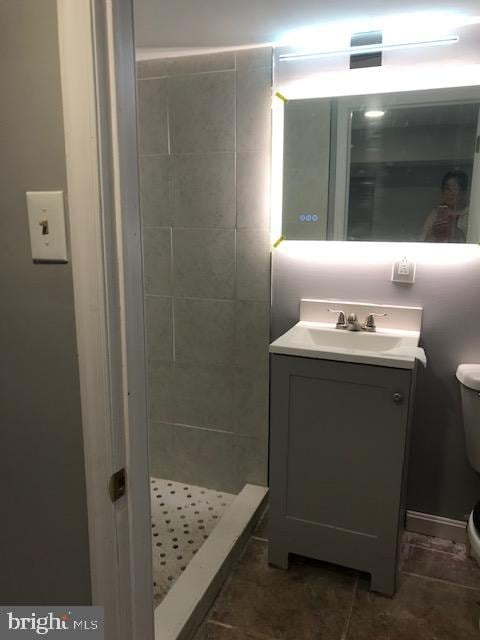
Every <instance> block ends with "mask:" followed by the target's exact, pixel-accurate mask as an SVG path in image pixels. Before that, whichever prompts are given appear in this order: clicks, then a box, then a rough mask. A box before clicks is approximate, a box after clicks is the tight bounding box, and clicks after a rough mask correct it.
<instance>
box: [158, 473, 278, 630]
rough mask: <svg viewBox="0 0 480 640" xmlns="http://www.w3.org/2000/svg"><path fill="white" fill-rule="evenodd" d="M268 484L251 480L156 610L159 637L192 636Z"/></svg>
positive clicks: (261, 503) (252, 521) (240, 546)
mask: <svg viewBox="0 0 480 640" xmlns="http://www.w3.org/2000/svg"><path fill="white" fill-rule="evenodd" d="M267 494H268V489H267V487H259V486H256V485H252V484H247V485H245V487H244V488H243V489H242V491H240V493H239V494H238V496H237V497H236V498H235V499H234V500H233V502H232V503H231V505H230V506H229V507H228V508H227V509H226V510H225V513H224V514H223V516H222V517H221V519H220V520H219V522H218V524H217V526H216V527H215V529H214V530H213V531H212V533H211V534H210V536H209V537H208V539H207V540H206V541H205V542H204V544H203V545H202V546H201V547H200V549H199V551H198V553H197V554H196V555H195V556H194V558H193V559H192V560H191V561H190V563H189V564H188V566H187V568H186V570H185V571H184V573H183V574H182V575H181V576H180V578H179V579H178V580H177V581H176V583H175V584H174V585H173V587H172V588H171V589H170V591H169V592H168V593H167V595H166V596H165V598H164V599H163V600H162V602H161V603H160V604H159V605H158V607H156V609H155V612H154V624H155V640H190V639H191V638H192V637H193V635H194V634H195V632H196V631H197V628H198V626H199V625H200V623H201V622H202V620H203V619H204V617H205V615H206V613H207V611H208V609H209V608H210V606H211V604H212V603H213V601H214V599H215V597H216V596H217V594H218V592H219V591H220V589H221V587H222V585H223V583H224V581H225V579H226V577H227V576H228V573H229V571H230V568H231V566H232V564H233V563H234V562H235V561H236V560H237V559H238V558H239V556H240V554H241V553H242V551H243V549H244V547H245V545H246V543H247V541H248V538H249V537H250V534H251V532H252V531H253V528H254V527H255V525H256V523H257V521H258V519H259V518H260V516H261V514H262V511H263V507H264V505H265V502H266V497H267Z"/></svg>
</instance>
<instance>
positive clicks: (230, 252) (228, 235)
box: [173, 229, 235, 299]
mask: <svg viewBox="0 0 480 640" xmlns="http://www.w3.org/2000/svg"><path fill="white" fill-rule="evenodd" d="M173 279H174V292H175V296H185V297H191V298H214V299H218V298H229V299H231V298H233V293H234V288H235V231H234V230H233V229H232V230H226V229H174V230H173Z"/></svg>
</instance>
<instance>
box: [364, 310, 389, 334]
mask: <svg viewBox="0 0 480 640" xmlns="http://www.w3.org/2000/svg"><path fill="white" fill-rule="evenodd" d="M386 315H388V314H387V313H369V314H368V316H367V317H366V318H365V324H364V325H363V328H364V329H365V331H376V330H377V327H376V325H375V318H383V317H384V316H386Z"/></svg>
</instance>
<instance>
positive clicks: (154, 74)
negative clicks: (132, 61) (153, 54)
mask: <svg viewBox="0 0 480 640" xmlns="http://www.w3.org/2000/svg"><path fill="white" fill-rule="evenodd" d="M169 65H170V61H169V59H168V58H157V59H152V60H139V61H138V62H137V78H138V80H141V79H143V78H159V77H161V76H166V75H168V68H169Z"/></svg>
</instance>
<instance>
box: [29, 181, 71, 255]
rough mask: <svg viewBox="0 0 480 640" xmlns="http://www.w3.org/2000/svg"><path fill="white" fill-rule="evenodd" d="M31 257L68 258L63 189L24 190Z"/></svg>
mask: <svg viewBox="0 0 480 640" xmlns="http://www.w3.org/2000/svg"><path fill="white" fill-rule="evenodd" d="M27 208H28V226H29V229H30V244H31V247H32V258H33V260H34V261H38V262H68V260H67V234H66V229H65V208H64V203H63V191H27Z"/></svg>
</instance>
